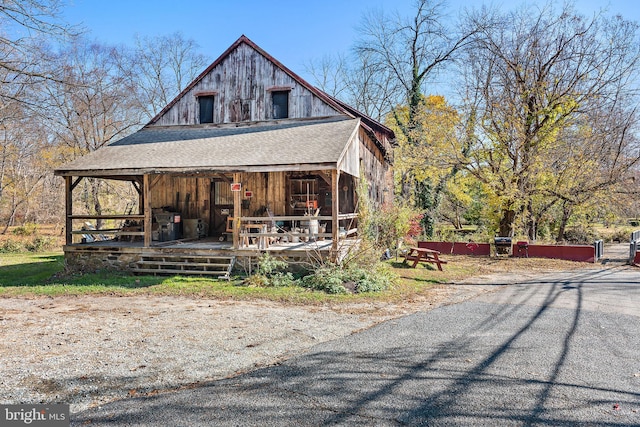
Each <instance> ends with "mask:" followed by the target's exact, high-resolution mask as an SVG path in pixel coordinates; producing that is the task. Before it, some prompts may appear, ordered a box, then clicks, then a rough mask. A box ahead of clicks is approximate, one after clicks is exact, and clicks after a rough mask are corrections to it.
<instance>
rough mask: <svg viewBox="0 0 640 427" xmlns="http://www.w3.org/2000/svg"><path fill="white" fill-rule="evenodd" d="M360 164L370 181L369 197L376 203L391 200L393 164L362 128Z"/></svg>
mask: <svg viewBox="0 0 640 427" xmlns="http://www.w3.org/2000/svg"><path fill="white" fill-rule="evenodd" d="M358 138H359V140H360V164H361V168H362V170H363V173H364V177H365V178H366V179H367V181H368V182H369V197H370V199H371V200H372V201H374V202H375V203H378V204H381V203H383V202H385V201H390V198H391V196H392V195H393V174H392V170H391V165H390V164H389V162H388V161H387V160H386V159H385V158H384V156H383V155H382V152H381V151H380V149H379V148H378V147H377V146H376V145H375V143H374V141H373V140H372V139H371V137H370V136H369V134H367V132H365V130H364V129H362V128H360V132H359V134H358Z"/></svg>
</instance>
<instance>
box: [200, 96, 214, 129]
mask: <svg viewBox="0 0 640 427" xmlns="http://www.w3.org/2000/svg"><path fill="white" fill-rule="evenodd" d="M198 105H199V106H200V116H199V117H200V123H213V96H199V97H198Z"/></svg>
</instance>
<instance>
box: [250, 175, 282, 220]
mask: <svg viewBox="0 0 640 427" xmlns="http://www.w3.org/2000/svg"><path fill="white" fill-rule="evenodd" d="M242 188H244V189H246V190H249V191H251V192H252V193H253V197H251V199H249V209H246V210H244V209H243V212H242V214H243V215H247V216H254V215H255V216H263V215H264V213H263V212H264V211H265V209H267V208H268V209H269V211H270V212H271V213H272V214H273V215H286V205H287V198H286V197H287V185H286V173H285V172H269V173H267V172H258V173H251V174H243V175H242ZM243 199H245V200H246V198H245V197H244V193H243Z"/></svg>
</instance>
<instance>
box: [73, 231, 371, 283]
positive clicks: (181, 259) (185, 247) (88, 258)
mask: <svg viewBox="0 0 640 427" xmlns="http://www.w3.org/2000/svg"><path fill="white" fill-rule="evenodd" d="M358 242H359V240H358V239H340V243H339V250H338V252H339V254H338V259H341V258H342V257H344V256H345V255H346V254H347V253H348V252H349V250H350V249H351V248H352V247H354V246H355V245H357V244H358ZM332 243H333V242H332V240H331V239H325V240H317V241H308V242H274V243H271V244H269V247H268V248H262V247H260V246H259V245H258V244H257V242H255V243H251V244H249V245H248V246H245V247H242V248H239V249H234V248H233V244H232V243H231V242H226V241H222V242H221V241H220V240H219V239H217V238H203V239H190V240H173V241H168V242H153V245H152V246H151V247H145V246H144V244H143V242H141V241H133V242H131V241H118V240H104V241H95V242H91V243H76V244H72V245H66V246H64V252H65V260H66V262H67V265H68V266H69V267H71V268H72V269H74V270H80V271H94V270H97V269H112V270H119V271H130V272H132V273H143V274H156V273H157V274H180V275H193V274H197V275H210V276H212V275H213V276H223V274H221V271H220V270H217V269H214V268H213V267H212V268H207V264H210V265H213V264H216V265H217V264H218V263H219V261H218V259H222V258H224V259H228V260H230V261H229V262H230V264H231V265H232V266H233V265H235V266H236V267H237V268H239V269H244V271H245V272H249V273H250V272H251V271H252V269H253V265H254V264H255V263H256V261H257V259H258V258H259V257H260V256H261V255H262V254H263V253H265V252H268V253H269V254H271V255H272V256H274V257H277V258H280V259H283V260H285V261H287V262H288V263H290V264H292V265H298V266H305V265H306V266H311V265H317V264H319V263H320V262H322V261H323V260H324V259H327V258H329V256H330V254H331V250H332ZM154 260H155V262H154V263H152V262H150V261H154ZM150 264H154V265H150ZM151 269H155V270H153V271H152V270H151ZM229 272H230V269H229ZM226 277H227V278H228V272H227V274H226Z"/></svg>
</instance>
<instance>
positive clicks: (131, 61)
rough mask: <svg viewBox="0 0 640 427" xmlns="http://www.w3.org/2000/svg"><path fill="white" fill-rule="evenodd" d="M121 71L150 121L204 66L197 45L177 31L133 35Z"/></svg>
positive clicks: (202, 56)
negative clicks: (161, 33)
mask: <svg viewBox="0 0 640 427" xmlns="http://www.w3.org/2000/svg"><path fill="white" fill-rule="evenodd" d="M121 65H122V67H123V70H124V71H125V73H126V74H127V75H129V76H130V79H131V80H130V84H131V86H132V87H133V88H135V90H136V92H137V94H138V102H139V108H140V109H142V110H143V111H144V112H145V116H146V118H147V120H151V119H152V118H153V117H154V116H155V115H156V114H157V113H159V112H160V110H161V109H162V108H164V107H165V106H166V105H167V104H168V103H169V102H170V101H171V100H173V98H174V97H176V96H177V95H178V94H179V93H180V92H181V91H182V89H184V88H185V86H186V85H187V84H189V83H190V82H191V81H193V80H194V79H195V78H196V77H197V76H198V74H199V73H201V72H202V71H203V70H204V69H205V67H206V66H207V65H209V60H208V58H207V57H206V56H205V55H203V54H201V53H198V44H197V43H196V42H195V41H194V40H191V39H189V40H187V39H185V38H184V37H183V36H182V34H180V33H173V34H170V35H167V36H160V37H153V38H148V37H144V38H140V37H138V38H136V40H135V47H134V48H133V50H132V51H131V52H129V56H128V61H126V62H123V63H122V64H121Z"/></svg>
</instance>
